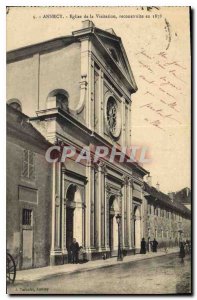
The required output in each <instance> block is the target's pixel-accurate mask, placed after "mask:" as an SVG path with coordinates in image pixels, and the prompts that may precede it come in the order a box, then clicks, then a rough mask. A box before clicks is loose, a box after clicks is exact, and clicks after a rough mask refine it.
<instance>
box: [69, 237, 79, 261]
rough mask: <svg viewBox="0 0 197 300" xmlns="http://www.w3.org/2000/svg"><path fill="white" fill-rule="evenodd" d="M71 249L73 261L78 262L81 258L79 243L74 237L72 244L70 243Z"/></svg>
mask: <svg viewBox="0 0 197 300" xmlns="http://www.w3.org/2000/svg"><path fill="white" fill-rule="evenodd" d="M70 251H71V257H72V263H73V264H78V262H79V259H78V255H79V244H78V243H77V241H76V239H73V242H72V244H71V245H70Z"/></svg>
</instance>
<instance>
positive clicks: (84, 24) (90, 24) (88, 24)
mask: <svg viewBox="0 0 197 300" xmlns="http://www.w3.org/2000/svg"><path fill="white" fill-rule="evenodd" d="M89 27H92V28H93V27H95V25H94V23H93V22H92V21H90V20H85V21H82V28H89Z"/></svg>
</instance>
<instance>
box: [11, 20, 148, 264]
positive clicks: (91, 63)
mask: <svg viewBox="0 0 197 300" xmlns="http://www.w3.org/2000/svg"><path fill="white" fill-rule="evenodd" d="M82 24H83V25H82V28H81V29H79V30H77V31H74V32H72V35H70V36H65V37H60V38H56V39H53V40H50V41H46V42H42V43H39V44H35V45H30V46H26V47H24V48H20V49H16V50H13V51H10V52H8V53H7V86H8V89H7V103H8V104H10V105H12V106H13V107H14V106H15V108H20V110H22V112H23V113H24V114H25V115H27V116H28V117H29V122H30V123H31V124H32V125H33V126H34V127H35V128H36V129H37V130H38V131H39V132H40V133H41V134H42V135H43V136H44V138H45V139H46V140H47V141H48V142H49V143H50V145H69V146H72V147H73V148H74V149H76V151H77V152H78V153H80V152H81V151H82V149H83V148H84V147H87V148H88V149H90V156H91V157H94V155H95V149H96V147H97V146H99V147H101V148H102V147H105V148H107V149H109V150H110V151H111V150H112V148H113V149H114V148H115V149H117V152H118V151H119V150H120V149H122V147H127V146H128V147H130V146H131V143H132V132H131V111H132V94H133V93H135V92H136V91H137V86H136V83H135V80H134V77H133V73H132V70H131V68H130V65H129V61H128V59H127V55H126V52H125V49H124V47H123V44H122V41H121V38H120V37H118V36H116V34H115V32H114V31H113V30H112V29H110V30H106V31H104V30H101V29H99V28H96V27H95V25H94V24H93V23H92V22H91V21H88V20H87V21H84V22H82ZM103 149H104V148H103ZM50 169H51V182H50V186H49V188H48V191H50V195H49V193H46V194H45V195H44V194H43V195H42V196H41V198H40V199H39V200H38V201H41V202H47V203H48V200H49V199H48V197H49V198H50V204H51V207H50V209H49V211H50V214H51V215H50V216H49V218H48V220H49V224H48V233H49V235H50V251H49V252H50V254H49V252H47V254H46V255H48V256H49V260H50V264H51V265H55V264H63V263H67V262H68V260H69V247H70V244H71V242H72V240H73V238H76V239H77V241H78V243H79V245H80V246H82V247H83V251H84V255H85V257H86V259H88V260H91V259H100V258H102V257H103V256H106V257H111V256H117V252H118V241H119V238H118V237H119V233H120V245H121V248H122V249H123V250H125V252H126V253H127V254H132V253H137V252H139V250H140V242H141V239H142V237H145V238H147V237H148V233H147V191H146V190H145V188H144V176H146V175H147V174H148V171H146V170H145V169H144V168H143V167H141V166H140V164H138V163H133V162H127V161H125V160H123V161H122V162H119V161H118V160H113V161H111V160H110V159H109V157H104V156H103V157H99V159H97V160H96V161H94V160H90V161H85V162H84V161H80V162H76V160H74V159H72V158H70V159H66V161H65V162H61V161H60V160H58V161H57V162H55V161H54V162H52V163H51V164H50ZM145 196H146V198H145ZM149 198H150V197H149ZM149 200H150V201H152V198H151V199H149ZM25 201H27V202H28V199H25ZM45 216H46V214H45ZM117 216H120V217H121V219H120V220H121V221H120V224H119V226H118V223H117V221H116V217H117ZM118 228H119V229H120V232H118ZM37 230H38V231H39V230H42V228H38V227H37ZM32 239H34V237H33V235H32ZM32 255H33V254H32Z"/></svg>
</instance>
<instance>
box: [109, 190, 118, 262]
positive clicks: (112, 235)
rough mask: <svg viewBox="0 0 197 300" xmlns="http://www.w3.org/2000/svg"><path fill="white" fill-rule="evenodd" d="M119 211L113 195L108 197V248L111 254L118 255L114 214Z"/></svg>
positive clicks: (116, 225) (116, 226)
mask: <svg viewBox="0 0 197 300" xmlns="http://www.w3.org/2000/svg"><path fill="white" fill-rule="evenodd" d="M118 213H120V209H119V204H118V200H117V199H116V197H115V196H114V195H113V196H111V197H110V199H109V248H110V253H111V256H117V255H118V224H117V222H116V215H117V214H118Z"/></svg>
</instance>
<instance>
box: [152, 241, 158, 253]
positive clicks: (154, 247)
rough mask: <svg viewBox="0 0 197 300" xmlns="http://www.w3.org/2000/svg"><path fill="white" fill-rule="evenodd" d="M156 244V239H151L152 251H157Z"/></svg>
mask: <svg viewBox="0 0 197 300" xmlns="http://www.w3.org/2000/svg"><path fill="white" fill-rule="evenodd" d="M157 246H158V242H157V241H156V239H154V240H153V252H157Z"/></svg>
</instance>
